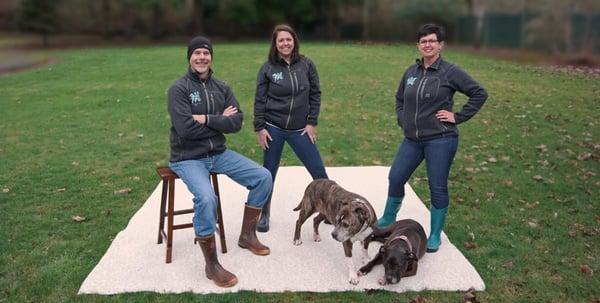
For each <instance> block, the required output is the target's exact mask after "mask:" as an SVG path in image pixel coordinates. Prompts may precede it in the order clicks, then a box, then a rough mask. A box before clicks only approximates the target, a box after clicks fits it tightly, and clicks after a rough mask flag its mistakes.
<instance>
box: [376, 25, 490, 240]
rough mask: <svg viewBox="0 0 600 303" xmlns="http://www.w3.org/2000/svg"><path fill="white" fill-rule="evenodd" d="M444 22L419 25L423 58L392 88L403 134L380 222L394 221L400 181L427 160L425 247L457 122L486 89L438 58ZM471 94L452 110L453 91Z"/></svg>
mask: <svg viewBox="0 0 600 303" xmlns="http://www.w3.org/2000/svg"><path fill="white" fill-rule="evenodd" d="M444 40H445V31H444V28H443V27H441V26H438V25H435V24H425V25H423V26H422V27H421V28H420V29H419V32H418V34H417V49H418V50H419V52H420V54H421V59H418V60H417V61H416V64H413V65H412V66H410V67H409V68H408V69H407V70H406V72H405V73H404V76H403V77H402V80H401V81H400V85H399V87H398V91H397V93H396V114H397V119H398V125H399V126H400V127H401V128H402V129H403V131H404V140H403V141H402V144H401V145H400V148H399V149H398V152H397V154H396V158H395V159H394V162H393V164H392V167H391V168H390V172H389V176H388V179H389V187H388V197H387V201H386V204H385V210H384V214H383V216H382V217H381V218H380V219H379V220H378V222H377V225H378V226H380V227H383V226H387V225H390V224H392V223H394V222H395V221H396V214H397V213H398V210H399V209H400V206H401V205H402V199H403V198H404V184H405V183H406V182H407V181H408V179H409V178H410V176H411V174H412V173H413V172H414V171H415V169H416V168H417V167H418V166H419V164H420V163H421V162H422V161H423V160H425V163H426V165H427V179H428V182H429V190H430V192H431V229H430V234H429V238H428V240H427V252H436V251H437V250H438V249H439V247H440V245H441V238H440V234H441V232H442V229H443V227H444V222H445V220H446V213H447V211H448V203H449V198H448V175H449V174H450V166H451V165H452V161H453V160H454V155H455V154H456V150H457V148H458V129H457V125H458V124H460V123H463V122H465V121H467V120H469V119H471V118H472V117H473V116H474V115H475V114H476V113H477V112H478V111H479V109H481V107H482V106H483V103H484V102H485V100H486V99H487V97H488V95H487V92H486V91H485V89H484V88H483V87H482V86H481V85H480V84H479V83H478V82H477V81H475V80H474V79H473V78H471V76H469V75H468V74H467V73H466V72H465V71H463V70H462V69H461V68H460V67H458V66H457V65H455V64H452V63H450V62H448V61H446V60H444V59H443V58H442V56H441V55H440V52H441V51H442V49H443V48H444ZM457 91H458V92H460V93H462V94H464V95H466V96H467V97H468V98H469V99H468V101H467V103H466V104H465V105H464V106H463V107H462V108H461V109H460V111H458V112H453V108H452V107H453V105H454V100H453V97H454V93H455V92H457Z"/></svg>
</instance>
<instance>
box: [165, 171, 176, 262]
mask: <svg viewBox="0 0 600 303" xmlns="http://www.w3.org/2000/svg"><path fill="white" fill-rule="evenodd" d="M174 211H175V180H170V181H169V215H168V216H167V260H166V263H171V258H172V257H173V219H174V218H173V212H174Z"/></svg>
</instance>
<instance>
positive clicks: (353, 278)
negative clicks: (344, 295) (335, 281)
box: [348, 277, 360, 285]
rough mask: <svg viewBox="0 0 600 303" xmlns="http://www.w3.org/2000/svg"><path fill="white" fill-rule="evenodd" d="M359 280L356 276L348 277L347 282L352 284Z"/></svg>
mask: <svg viewBox="0 0 600 303" xmlns="http://www.w3.org/2000/svg"><path fill="white" fill-rule="evenodd" d="M359 281H360V280H359V279H358V277H350V278H349V279H348V283H350V284H352V285H358V282H359Z"/></svg>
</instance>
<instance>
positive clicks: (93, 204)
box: [0, 43, 600, 302]
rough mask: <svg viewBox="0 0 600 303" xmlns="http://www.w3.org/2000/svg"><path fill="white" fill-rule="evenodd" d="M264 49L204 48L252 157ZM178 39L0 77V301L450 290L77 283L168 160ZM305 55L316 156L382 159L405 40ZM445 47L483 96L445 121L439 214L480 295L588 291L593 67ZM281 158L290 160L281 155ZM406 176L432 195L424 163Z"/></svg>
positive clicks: (448, 295)
mask: <svg viewBox="0 0 600 303" xmlns="http://www.w3.org/2000/svg"><path fill="white" fill-rule="evenodd" d="M267 47H268V45H267V44H241V43H239V44H225V43H217V44H216V45H215V56H214V60H215V61H214V70H215V76H216V77H218V78H220V79H223V80H225V81H227V82H228V83H229V84H230V85H231V86H232V88H233V90H234V92H235V95H236V97H237V99H238V100H239V101H240V104H241V106H242V110H244V111H245V112H246V119H245V126H244V127H243V129H242V130H241V131H240V133H238V134H235V135H231V136H229V137H228V146H229V147H230V148H232V149H235V150H236V151H239V152H241V153H242V154H244V155H247V156H249V157H251V158H252V159H254V160H256V161H258V162H260V161H261V158H262V152H261V150H260V148H259V147H258V145H257V143H256V140H255V136H254V133H253V129H252V105H253V94H254V83H255V77H256V72H257V71H258V68H259V66H260V64H261V63H262V62H263V61H264V60H265V58H266V53H267ZM185 52H186V49H185V45H184V44H182V45H181V46H176V47H168V46H162V47H144V48H141V47H140V48H108V49H98V50H95V49H86V50H77V51H56V52H55V53H53V54H52V55H53V56H56V57H59V58H60V59H59V62H57V63H55V64H53V65H51V66H46V67H43V68H40V69H38V70H31V71H24V72H20V73H17V74H12V75H5V76H0V92H1V96H0V114H1V115H0V119H1V120H0V121H1V122H0V219H1V220H0V302H30V301H31V302H42V301H44V302H70V301H77V302H90V301H91V302H96V301H97V302H123V301H127V302H150V301H151V302H173V301H177V302H192V301H203V302H205V301H214V302H229V301H236V302H237V301H244V302H305V301H309V302H312V301H325V302H363V301H366V300H368V301H375V302H408V301H410V300H411V299H415V298H417V297H419V296H420V297H422V298H424V299H426V300H427V301H428V302H462V298H463V294H462V293H456V292H420V293H404V294H397V293H389V292H382V291H377V292H369V293H327V294H314V293H281V294H256V293H251V292H242V293H237V294H228V295H209V296H201V295H194V294H181V295H158V294H154V293H135V294H124V295H115V296H91V295H86V296H77V294H76V293H77V290H78V288H79V286H80V284H81V282H82V281H83V280H84V278H85V277H86V275H87V274H88V273H89V272H90V271H91V270H92V268H93V267H94V266H95V265H96V263H97V262H98V261H99V260H100V258H101V256H102V255H103V254H104V252H105V251H106V250H107V248H108V246H109V245H110V243H111V240H112V239H113V238H114V236H115V235H116V234H117V233H118V232H119V231H120V230H122V229H123V228H124V227H125V226H126V224H127V222H128V220H129V219H130V217H131V216H132V215H133V214H134V213H135V212H136V211H137V210H138V209H139V207H140V206H141V205H142V203H143V202H144V201H145V200H146V198H147V197H148V196H149V195H150V193H151V190H152V189H154V187H155V186H156V185H157V183H158V177H157V176H156V173H155V171H154V168H155V167H156V165H157V164H166V163H167V162H166V161H167V160H168V153H169V143H168V134H169V130H168V129H169V125H170V124H169V117H168V114H167V111H166V90H167V88H168V87H169V85H170V84H171V83H172V82H173V81H175V80H176V79H177V78H178V77H180V76H181V75H182V74H183V73H184V72H185V71H186V66H187V62H186V58H185ZM302 52H303V53H305V54H306V55H308V56H309V57H311V58H312V59H313V60H314V61H315V62H316V64H317V67H318V70H319V74H320V78H321V84H322V92H323V98H322V99H323V101H322V110H321V116H320V120H319V121H320V123H319V127H318V131H319V138H320V141H319V147H320V150H321V154H322V155H323V157H324V160H325V162H326V165H327V166H360V165H386V166H387V165H390V164H391V162H392V159H393V157H394V155H395V152H396V149H397V148H398V145H399V143H400V142H401V140H402V137H403V136H402V133H401V131H400V130H399V129H398V127H397V126H396V119H395V113H394V95H395V91H396V88H397V86H398V81H399V79H400V77H401V76H402V73H403V72H404V70H405V69H406V67H408V66H409V65H410V64H412V63H413V62H414V59H415V58H416V56H417V52H416V49H415V47H414V46H412V45H411V46H400V45H393V46H390V45H368V46H367V45H350V44H321V43H305V44H303V45H302ZM444 56H445V58H447V59H448V60H450V61H452V62H455V63H457V64H459V65H461V66H462V67H463V68H464V69H465V70H467V71H468V72H469V73H470V74H471V75H472V76H473V77H474V78H476V79H477V80H479V81H480V82H481V83H482V84H483V85H484V86H485V87H486V88H487V90H488V92H489V94H490V98H489V100H488V102H487V104H486V105H485V106H484V108H483V109H482V111H481V112H480V113H479V114H478V115H477V116H475V118H473V119H472V120H471V121H469V122H467V123H465V124H463V125H461V126H460V131H461V141H460V145H459V150H458V153H457V156H456V160H455V162H454V165H453V168H452V171H451V177H450V194H451V197H450V198H451V202H450V203H451V206H450V211H449V215H448V220H447V227H446V232H447V233H448V235H449V237H450V240H451V241H452V242H453V243H454V244H455V245H456V246H457V247H458V248H459V249H460V250H461V251H462V253H463V254H464V255H465V256H466V257H467V258H468V259H469V260H470V261H471V262H472V263H473V265H474V266H475V268H476V269H477V270H478V271H479V273H480V274H481V276H482V278H483V280H484V281H485V282H486V284H487V290H486V291H485V292H481V293H478V298H479V300H480V301H482V302H598V300H600V265H599V264H600V241H599V235H600V202H599V201H600V199H599V198H598V196H599V194H600V178H599V174H600V164H599V162H600V130H599V129H600V122H599V121H600V79H599V78H589V77H583V76H577V75H569V74H562V73H550V72H546V71H544V70H541V69H535V68H531V67H524V66H519V65H515V64H511V63H507V62H502V61H497V60H492V59H487V58H483V57H475V56H472V55H464V54H461V53H456V52H451V51H447V52H445V53H444ZM464 101H465V98H464V97H463V96H460V97H457V102H458V105H462V104H463V102H464ZM457 108H458V107H457ZM457 108H455V109H457ZM282 165H299V162H298V161H297V160H296V159H295V156H293V153H291V151H290V150H287V151H286V152H284V158H283V161H282ZM410 184H411V185H412V186H413V187H414V188H415V190H416V191H417V193H418V194H419V196H420V197H421V199H422V200H423V201H425V202H426V203H429V192H428V187H427V179H426V174H425V170H424V168H423V167H420V168H419V169H418V170H417V172H416V173H415V174H414V175H413V177H412V179H411V181H410ZM124 188H130V189H131V192H130V193H129V194H118V193H115V192H116V191H118V190H120V189H124ZM356 191H358V192H360V190H356ZM377 211H378V212H379V213H380V212H381V211H382V210H377ZM73 216H81V217H85V220H84V221H83V222H76V221H74V220H73V219H72V217H73ZM148 232H149V233H154V232H156V231H154V230H148ZM198 258H199V260H200V259H201V254H200V249H198ZM307 270H309V269H307ZM257 274H258V273H257ZM198 279H204V275H203V273H198Z"/></svg>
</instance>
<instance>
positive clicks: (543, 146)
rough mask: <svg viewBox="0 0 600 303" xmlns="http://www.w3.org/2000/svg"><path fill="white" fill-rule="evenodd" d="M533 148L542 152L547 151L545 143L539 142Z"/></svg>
mask: <svg viewBox="0 0 600 303" xmlns="http://www.w3.org/2000/svg"><path fill="white" fill-rule="evenodd" d="M535 148H536V149H537V150H539V151H540V152H542V153H545V152H547V151H548V146H546V144H540V145H538V146H536V147H535Z"/></svg>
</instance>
